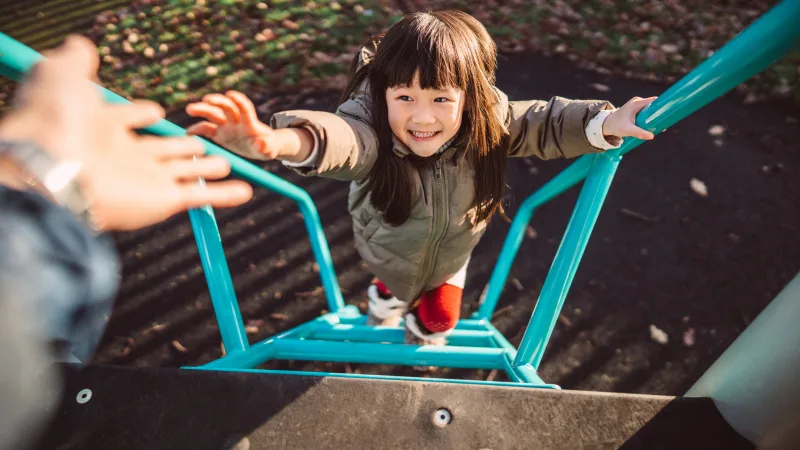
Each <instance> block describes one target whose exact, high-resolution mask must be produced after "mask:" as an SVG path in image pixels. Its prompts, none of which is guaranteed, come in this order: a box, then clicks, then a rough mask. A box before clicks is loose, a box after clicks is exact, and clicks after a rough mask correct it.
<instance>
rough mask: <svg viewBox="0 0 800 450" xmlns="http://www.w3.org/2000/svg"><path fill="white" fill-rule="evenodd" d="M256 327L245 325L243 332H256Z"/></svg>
mask: <svg viewBox="0 0 800 450" xmlns="http://www.w3.org/2000/svg"><path fill="white" fill-rule="evenodd" d="M258 331H259V330H258V327H252V326H246V327H244V332H245V333H247V334H258Z"/></svg>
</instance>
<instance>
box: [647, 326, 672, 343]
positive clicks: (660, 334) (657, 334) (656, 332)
mask: <svg viewBox="0 0 800 450" xmlns="http://www.w3.org/2000/svg"><path fill="white" fill-rule="evenodd" d="M650 339H652V340H653V342H655V343H657V344H661V345H667V343H668V342H669V336H668V335H667V333H666V332H665V331H664V330H661V329H659V328H658V327H656V326H655V325H652V324H651V325H650Z"/></svg>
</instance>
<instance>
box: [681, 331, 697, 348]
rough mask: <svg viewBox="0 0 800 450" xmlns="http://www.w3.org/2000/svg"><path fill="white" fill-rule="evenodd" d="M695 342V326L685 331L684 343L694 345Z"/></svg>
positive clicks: (689, 345) (688, 345)
mask: <svg viewBox="0 0 800 450" xmlns="http://www.w3.org/2000/svg"><path fill="white" fill-rule="evenodd" d="M694 343H695V333H694V328H689V329H688V330H686V331H684V332H683V345H685V346H687V347H693V346H694Z"/></svg>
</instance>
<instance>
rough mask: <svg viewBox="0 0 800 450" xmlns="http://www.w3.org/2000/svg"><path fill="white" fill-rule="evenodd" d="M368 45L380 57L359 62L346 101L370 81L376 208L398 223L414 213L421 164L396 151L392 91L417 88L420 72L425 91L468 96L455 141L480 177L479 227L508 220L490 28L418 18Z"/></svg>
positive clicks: (450, 15) (438, 16)
mask: <svg viewBox="0 0 800 450" xmlns="http://www.w3.org/2000/svg"><path fill="white" fill-rule="evenodd" d="M368 45H372V46H373V48H375V55H374V57H373V58H372V59H371V61H369V63H368V64H363V65H362V66H361V67H360V68H358V63H359V57H358V56H356V58H355V59H354V60H353V64H352V65H351V79H350V82H349V84H348V86H347V88H346V89H345V91H344V93H343V95H342V100H341V103H343V102H344V101H346V100H347V99H348V98H349V97H350V95H351V94H352V93H353V91H355V90H356V89H357V88H358V87H359V86H360V85H361V84H362V83H363V82H364V80H367V81H368V82H369V94H370V98H371V102H372V108H371V109H372V126H373V128H374V129H375V132H376V134H377V137H378V158H377V161H376V162H375V165H374V166H373V167H372V169H371V171H370V173H369V174H368V175H367V178H366V180H365V183H366V185H365V186H366V187H367V189H368V190H369V192H370V198H371V202H372V205H373V206H374V207H375V208H376V209H377V210H379V211H381V212H382V213H383V215H384V219H385V220H386V221H387V222H388V223H390V224H393V225H400V224H402V223H404V222H405V221H406V220H408V217H409V215H410V214H411V208H412V206H413V205H414V201H415V197H414V195H415V193H414V189H413V186H414V184H413V178H412V168H413V166H414V165H415V163H416V164H418V163H419V158H417V159H416V161H415V158H413V156H411V157H405V158H402V157H400V156H398V155H396V154H395V153H394V151H393V140H392V130H391V128H390V126H389V118H388V110H387V105H386V89H388V88H390V87H396V86H400V85H411V84H412V83H413V80H414V77H415V75H416V74H417V73H418V74H419V82H420V85H421V86H420V87H421V88H422V89H442V88H447V87H456V88H459V89H461V90H463V91H464V93H465V96H466V102H465V106H464V116H463V118H462V124H461V129H460V130H459V132H458V134H457V135H456V141H455V142H456V143H457V145H459V146H463V147H464V148H465V149H466V152H465V158H466V160H467V161H468V162H469V163H470V164H471V167H472V169H473V171H474V172H475V177H474V179H475V199H474V200H473V204H472V206H473V207H475V208H477V214H476V222H481V221H484V220H487V221H488V220H489V219H490V218H491V217H492V215H494V213H495V212H500V213H501V214H502V212H503V207H502V203H501V202H502V197H503V190H504V188H505V184H506V159H507V153H506V151H505V149H504V145H503V143H504V141H505V139H506V138H507V135H508V131H507V130H506V128H505V126H504V124H503V122H502V119H501V118H500V117H498V114H496V113H495V111H494V108H495V106H496V104H497V102H498V101H499V99H498V97H497V95H496V93H495V92H494V89H493V88H494V82H495V71H496V68H497V48H496V46H495V44H494V41H493V40H492V38H491V36H489V33H488V32H487V31H486V29H485V28H484V27H483V25H481V23H480V22H478V21H477V20H476V19H475V18H473V17H472V16H470V15H468V14H466V13H463V12H461V11H437V12H418V13H413V14H408V15H406V16H405V17H403V18H402V19H401V20H400V21H399V22H398V23H397V24H395V25H394V26H392V27H391V28H390V29H389V30H388V31H386V32H385V33H381V34H379V35H377V36H375V37H374V38H373V39H372V40H371V42H370V44H368ZM357 68H358V69H357ZM356 69H357V70H356Z"/></svg>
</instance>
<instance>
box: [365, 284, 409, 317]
mask: <svg viewBox="0 0 800 450" xmlns="http://www.w3.org/2000/svg"><path fill="white" fill-rule="evenodd" d="M367 297H369V304H368V305H367V325H371V326H376V325H380V326H385V327H396V326H398V325H400V319H401V318H402V317H403V312H405V310H406V306H407V305H406V302H404V301H401V300H400V299H398V298H397V297H395V296H391V297H389V298H383V297H381V294H380V292H378V286H376V285H374V284H372V285H370V286H369V288H368V289H367Z"/></svg>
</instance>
